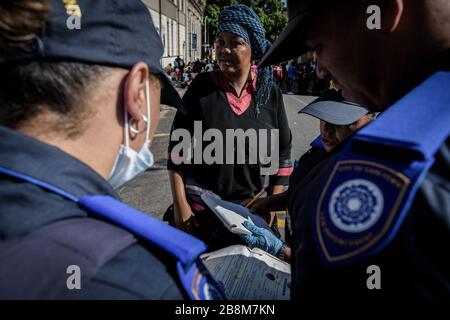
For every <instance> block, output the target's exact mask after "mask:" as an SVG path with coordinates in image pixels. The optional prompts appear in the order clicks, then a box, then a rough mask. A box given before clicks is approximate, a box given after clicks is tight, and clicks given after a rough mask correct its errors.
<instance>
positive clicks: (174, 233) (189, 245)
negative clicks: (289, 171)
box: [0, 167, 225, 300]
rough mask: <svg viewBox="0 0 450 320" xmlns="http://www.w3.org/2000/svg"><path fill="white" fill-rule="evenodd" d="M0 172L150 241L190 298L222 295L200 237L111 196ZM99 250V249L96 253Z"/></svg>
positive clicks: (215, 298) (23, 175)
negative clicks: (170, 261) (172, 265)
mask: <svg viewBox="0 0 450 320" xmlns="http://www.w3.org/2000/svg"><path fill="white" fill-rule="evenodd" d="M0 173H1V174H4V175H8V176H12V177H14V178H16V179H20V180H23V181H26V182H29V183H31V184H34V185H37V186H39V187H41V188H44V189H46V190H48V191H51V192H53V193H56V194H59V195H60V196H62V197H64V198H66V199H69V200H71V201H73V202H76V203H77V204H78V205H79V206H80V207H82V208H84V209H85V210H86V211H87V212H88V213H89V214H90V216H92V217H94V218H99V219H100V220H106V221H108V222H110V223H112V224H114V225H116V226H119V227H120V228H122V229H125V230H127V231H129V232H130V233H132V234H133V235H135V236H136V237H137V238H138V239H140V240H141V241H144V242H147V243H150V244H151V245H152V246H154V247H157V248H159V249H161V250H163V251H165V252H166V253H168V254H169V255H171V256H172V257H174V259H175V260H176V261H177V262H176V266H177V272H178V276H179V279H180V281H181V284H182V285H183V288H184V289H185V292H186V293H187V295H188V296H189V298H191V299H193V300H217V299H224V298H225V296H224V294H223V293H222V292H221V290H220V287H219V286H218V285H217V284H216V282H215V281H214V279H213V278H212V277H211V276H210V274H209V273H208V271H207V270H206V268H205V266H204V265H203V263H202V262H201V260H200V259H199V255H200V254H202V253H204V252H205V251H206V245H205V243H204V242H203V241H201V240H199V239H197V238H194V237H192V236H191V235H189V234H187V233H184V232H182V231H180V230H178V229H175V228H173V227H171V226H169V225H167V224H165V223H164V222H162V221H159V220H157V219H155V218H153V217H150V216H148V215H146V214H144V213H142V212H140V211H138V210H136V209H134V208H132V207H129V206H128V205H126V204H124V203H122V202H120V201H118V200H116V199H114V198H112V197H110V196H100V195H99V196H85V197H82V198H77V197H76V196H74V195H72V194H71V193H68V192H66V191H64V190H62V189H60V188H58V187H56V186H54V185H51V184H49V183H47V182H45V181H41V180H38V179H35V178H33V177H30V176H28V175H25V174H22V173H20V172H16V171H13V170H9V169H7V168H2V167H0ZM99 254H100V253H99Z"/></svg>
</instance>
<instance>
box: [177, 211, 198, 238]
mask: <svg viewBox="0 0 450 320" xmlns="http://www.w3.org/2000/svg"><path fill="white" fill-rule="evenodd" d="M173 215H174V219H175V226H176V227H177V228H178V229H180V230H182V231H184V232H186V233H189V234H194V230H193V227H197V226H198V224H197V222H196V221H195V217H194V213H193V212H192V209H191V207H190V206H189V205H186V206H183V208H182V209H180V208H178V207H177V206H175V205H174V206H173Z"/></svg>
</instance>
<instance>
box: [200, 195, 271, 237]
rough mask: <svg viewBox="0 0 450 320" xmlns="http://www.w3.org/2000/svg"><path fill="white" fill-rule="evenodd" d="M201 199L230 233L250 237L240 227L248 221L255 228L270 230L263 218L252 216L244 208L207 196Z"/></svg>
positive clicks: (242, 227) (247, 232) (244, 229)
mask: <svg viewBox="0 0 450 320" xmlns="http://www.w3.org/2000/svg"><path fill="white" fill-rule="evenodd" d="M201 198H202V200H203V201H204V202H205V203H206V205H207V206H208V207H209V208H210V209H211V210H212V211H213V212H214V213H215V214H216V216H217V217H218V218H219V219H220V221H222V223H223V224H224V225H225V227H226V228H227V229H228V230H230V231H231V232H232V233H237V234H239V233H240V234H248V235H251V234H252V233H251V232H250V231H248V230H247V229H246V228H245V227H244V226H242V223H243V222H244V221H249V222H251V223H253V224H254V225H256V226H257V227H262V228H266V229H268V230H270V228H269V227H268V225H267V223H266V222H265V221H264V219H263V218H261V217H259V216H257V215H255V214H253V213H252V212H251V211H250V210H249V209H247V208H245V207H244V206H241V205H239V204H236V203H233V202H229V201H225V200H222V199H217V198H213V197H211V196H209V195H208V194H202V195H201Z"/></svg>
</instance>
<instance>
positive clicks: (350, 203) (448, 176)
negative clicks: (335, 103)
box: [261, 0, 450, 299]
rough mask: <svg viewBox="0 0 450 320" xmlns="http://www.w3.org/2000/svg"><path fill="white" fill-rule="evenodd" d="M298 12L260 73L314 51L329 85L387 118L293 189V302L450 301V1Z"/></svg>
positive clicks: (306, 4)
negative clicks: (376, 22) (317, 300)
mask: <svg viewBox="0 0 450 320" xmlns="http://www.w3.org/2000/svg"><path fill="white" fill-rule="evenodd" d="M374 3H375V4H376V5H377V6H378V7H377V8H378V9H380V11H379V12H381V14H380V15H379V16H376V13H375V16H374V15H370V14H367V12H377V10H375V11H372V10H373V8H374V7H373V6H372V5H374ZM370 6H372V7H370ZM368 9H370V10H368ZM288 11H289V24H288V26H287V27H286V28H285V30H284V31H283V32H282V34H281V35H280V37H279V38H278V39H277V40H276V41H275V43H274V45H273V46H272V48H271V50H270V51H269V52H268V53H267V55H266V56H265V57H264V58H263V60H262V62H261V63H262V65H266V64H270V63H276V62H278V61H282V60H287V59H291V58H293V57H295V56H299V55H301V54H303V53H305V52H306V51H307V50H314V51H315V53H316V54H317V58H318V61H317V63H318V69H317V73H318V75H319V76H320V77H325V78H330V79H332V80H333V81H334V83H335V84H336V85H337V86H338V87H339V88H340V89H342V90H343V96H344V98H346V99H347V100H349V101H355V102H357V103H359V104H361V105H364V106H367V107H369V108H370V110H371V111H383V114H382V115H381V116H380V117H379V118H378V119H377V121H375V122H373V123H371V124H370V125H368V126H367V127H365V128H363V129H362V130H361V131H359V132H358V133H357V134H356V135H354V136H353V137H352V138H351V139H350V140H349V141H348V142H347V143H346V144H345V145H342V146H340V147H337V148H335V149H334V150H333V151H332V154H331V155H330V157H329V158H328V160H327V161H324V162H321V163H320V164H318V165H317V166H316V167H315V170H314V172H311V174H309V175H306V176H305V178H304V179H302V180H301V182H300V183H299V184H298V185H296V186H295V190H293V191H294V192H295V200H294V202H293V203H292V204H291V205H290V206H289V207H288V209H289V213H290V215H291V220H292V224H293V229H294V230H293V231H294V243H293V248H292V250H293V264H292V276H293V290H292V297H293V298H294V299H300V298H302V299H305V298H318V297H320V298H337V297H339V298H360V297H391V298H399V297H407V296H409V297H415V298H421V299H434V298H442V297H445V298H448V297H449V296H450V292H449V288H450V275H449V273H450V256H449V253H450V251H449V250H448V244H449V243H450V236H449V235H450V233H449V229H450V223H449V221H450V141H449V139H448V136H449V130H450V126H449V125H448V124H449V123H450V112H448V106H449V104H450V93H449V90H448V88H449V87H450V74H449V72H448V71H449V67H450V54H449V53H450V51H449V48H450V28H449V25H448V21H449V18H450V3H449V2H448V1H441V0H437V1H427V0H418V1H404V0H392V1H375V2H374V1H368V0H367V1H366V0H361V1H327V0H321V1H314V2H313V1H306V0H304V1H298V0H296V1H288ZM373 19H379V21H380V24H379V26H378V27H377V26H375V27H374V26H373V25H372V24H373ZM292 43H299V45H298V46H296V47H294V46H292ZM291 192H292V190H291Z"/></svg>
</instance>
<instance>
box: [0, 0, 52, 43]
mask: <svg viewBox="0 0 450 320" xmlns="http://www.w3.org/2000/svg"><path fill="white" fill-rule="evenodd" d="M0 9H1V10H0V12H1V14H0V48H9V47H12V46H20V45H23V44H26V43H27V42H29V41H31V40H32V39H34V37H36V35H37V34H38V33H39V31H40V30H41V29H42V28H43V27H44V26H45V21H46V17H47V14H48V12H49V10H50V6H49V4H48V2H47V1H46V0H34V1H30V0H2V1H0Z"/></svg>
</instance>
